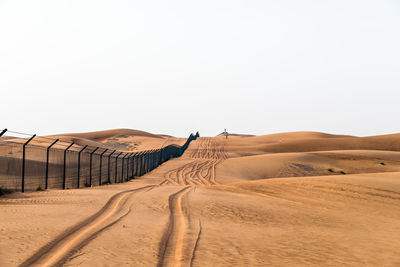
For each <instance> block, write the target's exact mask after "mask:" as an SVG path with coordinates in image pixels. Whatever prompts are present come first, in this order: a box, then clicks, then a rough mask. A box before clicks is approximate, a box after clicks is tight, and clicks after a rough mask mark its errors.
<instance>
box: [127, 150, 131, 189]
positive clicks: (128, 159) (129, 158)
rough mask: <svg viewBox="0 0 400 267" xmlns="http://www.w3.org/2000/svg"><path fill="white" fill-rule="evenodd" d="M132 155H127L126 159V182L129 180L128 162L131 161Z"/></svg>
mask: <svg viewBox="0 0 400 267" xmlns="http://www.w3.org/2000/svg"><path fill="white" fill-rule="evenodd" d="M131 156H132V153H129V156H128V157H127V158H126V182H127V181H128V179H129V165H130V164H129V161H130V160H131Z"/></svg>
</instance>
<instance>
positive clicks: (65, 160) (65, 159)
mask: <svg viewBox="0 0 400 267" xmlns="http://www.w3.org/2000/svg"><path fill="white" fill-rule="evenodd" d="M73 145H74V142H72V143H71V144H70V145H69V146H68V147H67V148H66V149H65V150H64V168H63V189H65V180H66V175H65V174H66V165H67V150H68V149H69V148H70V147H71V146H73Z"/></svg>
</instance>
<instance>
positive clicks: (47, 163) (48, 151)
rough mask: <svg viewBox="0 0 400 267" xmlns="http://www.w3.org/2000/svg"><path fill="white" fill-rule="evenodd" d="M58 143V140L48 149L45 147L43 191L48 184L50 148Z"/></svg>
mask: <svg viewBox="0 0 400 267" xmlns="http://www.w3.org/2000/svg"><path fill="white" fill-rule="evenodd" d="M58 141H59V139H56V140H55V141H54V142H53V143H51V145H49V146H48V147H47V151H46V152H47V154H46V177H45V178H46V180H45V183H44V189H46V190H47V187H48V184H49V153H50V148H51V147H52V146H54V145H55V144H56V143H57V142H58Z"/></svg>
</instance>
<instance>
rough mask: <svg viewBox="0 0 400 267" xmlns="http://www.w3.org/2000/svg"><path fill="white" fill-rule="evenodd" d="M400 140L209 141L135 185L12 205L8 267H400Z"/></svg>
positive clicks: (8, 202)
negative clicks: (21, 266)
mask: <svg viewBox="0 0 400 267" xmlns="http://www.w3.org/2000/svg"><path fill="white" fill-rule="evenodd" d="M282 139H283V140H282ZM398 139H399V137H398V135H389V136H381V137H368V138H358V137H351V136H333V135H327V134H320V133H288V134H278V135H270V136H257V137H243V136H240V137H239V136H237V137H232V138H231V137H230V138H229V139H228V140H226V139H225V138H224V137H216V138H200V139H198V140H197V141H195V142H193V143H192V144H191V145H190V146H189V149H188V150H187V151H186V152H185V154H184V155H183V156H182V157H181V158H177V159H173V160H171V161H169V162H167V163H165V164H163V165H162V166H161V167H159V168H157V169H155V170H154V171H152V172H151V173H149V174H147V175H145V176H143V177H141V178H140V179H135V180H132V181H130V182H129V183H126V184H118V185H110V186H103V187H98V188H92V189H87V188H86V189H80V190H68V191H58V190H54V191H48V192H38V193H37V192H36V193H28V194H24V195H22V194H13V195H10V196H7V197H6V198H4V197H2V198H0V216H1V217H2V218H5V220H0V231H1V235H0V238H1V239H0V265H5V266H16V265H18V264H21V263H24V264H25V265H31V264H37V265H38V266H46V264H51V263H57V262H58V263H64V264H65V265H66V266H76V265H80V266H121V265H124V266H190V265H192V266H244V265H247V266H321V265H322V266H342V265H345V266H346V265H347V266H361V265H363V266H377V265H379V266H398V265H399V264H400V256H399V254H398V248H400V241H398V238H397V236H399V235H400V208H399V207H400V205H399V204H400V178H399V177H400V168H399V167H400V166H399V161H400V152H398V144H399V140H398ZM288 143H289V144H292V146H290V145H288ZM280 144H281V145H280ZM332 147H333V148H332ZM328 148H329V149H328ZM390 150H392V151H390ZM381 162H384V164H385V165H382V164H381ZM330 168H331V169H333V171H334V172H330V171H328V169H330ZM339 171H345V172H346V174H345V175H344V174H339ZM296 176H297V177H296ZM299 176H303V177H299ZM305 176H309V177H305ZM310 176H312V177H310ZM276 177H287V178H276ZM265 178H274V179H265ZM249 180H251V181H249ZM16 248H17V249H16Z"/></svg>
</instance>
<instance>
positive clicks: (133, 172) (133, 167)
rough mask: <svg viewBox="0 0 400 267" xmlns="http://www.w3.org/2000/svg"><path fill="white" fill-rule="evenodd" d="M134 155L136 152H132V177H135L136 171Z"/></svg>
mask: <svg viewBox="0 0 400 267" xmlns="http://www.w3.org/2000/svg"><path fill="white" fill-rule="evenodd" d="M136 155H137V153H132V169H131V171H132V179H133V177H135V172H136Z"/></svg>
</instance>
